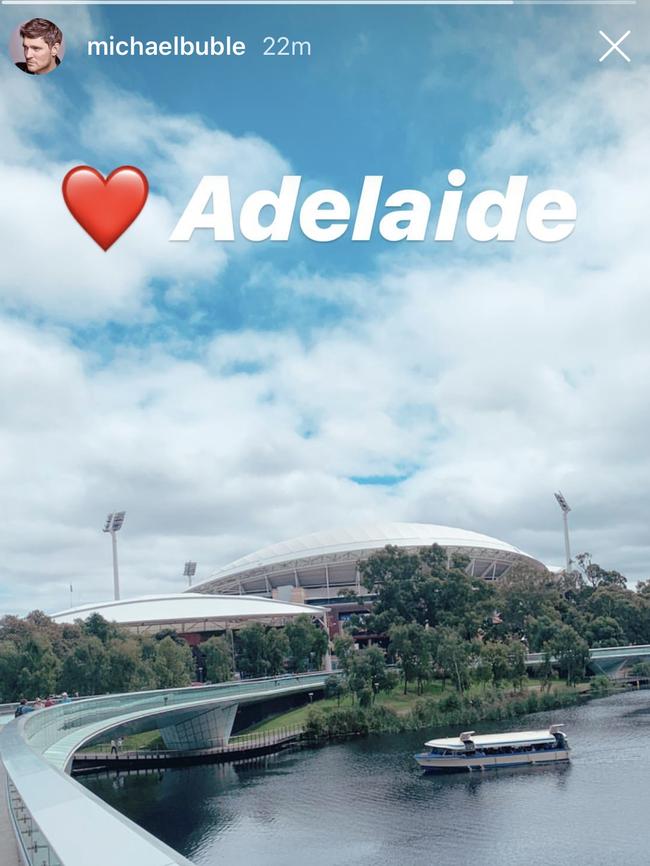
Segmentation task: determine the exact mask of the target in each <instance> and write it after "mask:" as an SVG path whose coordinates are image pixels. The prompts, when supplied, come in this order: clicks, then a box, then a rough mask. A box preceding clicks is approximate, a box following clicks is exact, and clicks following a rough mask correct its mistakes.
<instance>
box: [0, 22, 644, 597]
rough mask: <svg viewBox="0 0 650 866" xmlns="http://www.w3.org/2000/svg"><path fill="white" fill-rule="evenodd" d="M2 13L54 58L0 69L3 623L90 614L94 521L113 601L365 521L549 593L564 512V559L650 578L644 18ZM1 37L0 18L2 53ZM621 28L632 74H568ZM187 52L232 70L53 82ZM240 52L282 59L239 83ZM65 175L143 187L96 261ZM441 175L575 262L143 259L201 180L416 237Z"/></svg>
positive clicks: (590, 61)
mask: <svg viewBox="0 0 650 866" xmlns="http://www.w3.org/2000/svg"><path fill="white" fill-rule="evenodd" d="M29 11H30V14H32V15H36V14H43V15H46V16H48V17H50V18H54V19H55V20H57V21H58V23H60V25H61V26H62V28H63V29H64V31H65V33H66V38H67V40H68V44H67V53H66V57H65V60H64V63H63V64H62V66H61V68H60V69H58V70H57V71H56V72H55V73H53V74H52V75H51V76H48V77H47V78H46V79H44V80H34V79H31V78H28V77H26V76H22V75H21V74H20V73H19V72H18V71H17V70H15V69H13V68H12V66H11V64H10V63H9V61H8V60H6V59H3V60H2V62H0V128H1V130H2V131H1V132H0V185H1V187H2V188H3V189H4V190H5V191H6V193H7V196H8V200H9V202H10V209H9V211H6V212H5V214H4V216H3V218H2V219H0V231H2V238H3V240H2V245H3V247H2V248H3V255H2V258H3V260H4V262H5V267H4V269H3V273H2V274H0V328H1V329H2V334H3V337H2V342H1V344H2V346H3V349H4V352H3V359H4V360H3V367H2V369H3V376H2V377H1V379H0V398H1V399H2V405H4V406H5V407H7V409H6V415H7V417H6V420H5V424H4V426H3V427H2V428H0V438H1V439H2V446H3V450H4V453H5V454H7V455H9V458H8V460H7V462H6V464H5V465H4V467H3V468H2V469H1V471H2V473H3V474H2V481H3V485H4V489H5V490H7V491H8V492H9V495H10V496H11V500H12V502H13V504H14V505H13V511H12V517H11V519H10V521H9V523H8V524H7V525H6V526H5V528H4V531H5V541H4V548H5V565H4V569H5V571H4V573H2V574H0V591H2V592H4V594H5V596H6V601H5V602H4V603H5V604H6V605H7V606H8V608H7V609H16V610H25V609H28V608H29V607H33V606H40V607H44V608H46V609H52V608H53V607H54V608H56V607H61V606H63V605H64V604H65V603H66V602H67V601H68V600H69V597H68V596H69V594H68V593H67V591H66V593H63V594H62V590H61V587H69V584H70V583H71V582H72V583H73V584H74V585H75V586H77V587H79V589H78V590H77V597H76V599H75V600H77V601H79V602H81V601H89V600H94V599H100V598H103V597H105V595H106V593H107V592H108V591H110V585H111V584H110V580H109V578H110V574H109V570H108V569H109V565H110V563H109V561H108V551H107V549H105V548H106V545H105V544H103V541H104V540H105V539H103V538H102V536H101V533H99V534H98V531H97V526H98V525H100V524H101V522H102V520H103V515H104V513H105V512H107V511H110V510H113V509H117V508H126V509H127V514H128V517H127V523H126V524H125V529H124V531H123V542H124V544H125V545H126V550H125V554H124V556H123V569H124V575H125V577H124V580H125V582H126V585H127V586H128V587H129V589H130V591H131V592H133V593H135V592H155V591H167V590H169V589H172V588H174V587H177V586H179V580H178V574H177V572H178V567H181V566H182V562H183V561H185V559H187V558H192V559H196V560H198V561H199V562H200V563H201V565H200V568H202V569H203V571H202V572H201V573H200V575H199V576H200V577H201V578H205V577H207V575H208V574H209V572H210V569H211V568H216V567H217V566H219V565H221V564H223V563H224V562H226V561H228V560H229V559H231V558H234V557H236V556H239V555H243V554H246V553H248V552H250V551H251V550H253V549H254V548H255V547H258V546H261V545H262V544H265V543H270V542H274V541H279V540H281V539H283V538H286V537H290V536H293V535H297V534H301V533H302V532H307V531H312V530H318V529H322V528H327V527H329V526H336V525H341V524H350V523H363V522H367V521H372V520H388V519H390V520H400V519H404V520H412V521H423V522H433V523H440V524H448V525H458V526H463V527H465V528H467V529H473V530H477V531H483V532H487V533H489V534H494V535H496V536H497V537H502V538H504V540H506V541H509V542H511V543H514V544H518V545H519V546H520V547H522V548H524V549H526V550H528V551H529V552H530V553H531V554H533V555H535V556H538V557H540V558H543V559H546V561H548V562H550V563H555V562H558V561H560V560H561V558H562V537H561V527H560V522H559V515H558V514H557V513H556V511H557V509H556V505H555V503H554V500H553V497H552V493H553V489H555V488H556V487H559V488H561V489H562V490H563V491H564V493H565V494H566V496H567V498H568V499H569V500H570V501H571V502H572V504H574V503H577V504H574V511H575V514H573V515H572V519H573V520H574V522H575V532H576V540H575V546H576V548H577V549H579V550H591V551H592V552H593V553H594V557H595V558H596V559H597V560H598V559H599V560H600V561H602V562H603V564H605V565H607V566H609V567H616V568H619V569H621V570H623V571H626V570H627V571H628V573H629V574H630V575H631V576H632V577H635V578H639V577H644V576H647V567H646V563H647V555H648V552H649V548H648V544H647V540H646V538H645V529H644V527H645V525H646V516H650V502H648V501H647V497H646V494H645V489H646V488H647V485H646V484H645V482H644V479H646V476H647V477H648V479H649V480H650V464H648V460H647V456H646V455H645V450H646V449H645V445H644V443H645V431H646V429H647V426H646V422H647V421H648V420H650V419H648V418H646V414H647V413H646V411H645V410H644V409H641V408H640V406H639V399H638V388H639V387H640V383H641V382H643V381H644V377H645V376H646V370H647V369H650V359H649V358H648V350H647V335H646V334H645V333H644V327H643V322H644V321H646V320H647V312H648V310H647V303H648V302H647V301H646V297H645V295H646V293H645V289H644V286H643V280H642V274H643V273H645V272H647V264H648V262H647V258H646V257H647V253H646V251H645V249H646V244H645V216H644V214H645V211H644V205H643V202H642V201H641V196H640V194H639V190H641V189H642V188H643V184H644V180H647V167H646V162H647V160H646V159H645V156H644V153H645V149H646V144H647V133H648V130H650V118H649V117H648V110H647V85H648V66H647V48H646V44H645V42H644V40H643V36H644V35H647V30H648V27H647V15H646V14H645V13H643V12H642V11H641V10H636V9H632V8H629V7H625V9H624V10H623V11H621V10H620V9H618V10H611V9H609V10H607V9H595V10H594V9H589V8H584V7H581V8H575V7H574V8H559V7H555V6H553V7H549V8H545V9H543V8H540V7H535V8H532V7H517V8H512V7H509V8H500V7H491V8H486V9H478V8H475V7H462V8H449V7H444V8H443V7H441V8H407V9H399V8H372V9H369V8H358V7H346V8H328V9H324V8H312V9H304V8H302V9H298V8H296V9H287V8H268V9H260V8H256V7H248V8H240V9H234V8H222V7H219V8H211V9H205V8H197V7H191V8H180V7H163V8H159V9H156V10H155V11H154V10H152V9H146V8H142V7H130V8H124V7H119V8H117V7H116V8H107V7H94V8H92V9H91V10H87V9H83V8H76V9H72V10H70V9H67V10H64V9H60V10H59V9H58V8H56V7H44V8H43V9H38V8H36V7H34V8H31V7H30V10H29ZM55 11H56V13H57V14H56V15H55ZM24 18H25V14H24V10H19V9H15V8H9V7H1V8H0V36H2V38H3V39H4V40H7V39H8V37H9V33H10V31H11V30H12V29H13V27H14V26H15V25H16V23H17V22H18V21H19V20H21V19H24ZM628 27H631V28H632V29H633V33H632V35H631V36H630V38H629V40H628V41H627V42H626V46H628V50H629V51H630V52H631V53H632V54H633V57H634V63H633V64H631V65H630V67H629V68H628V67H627V66H626V64H624V62H622V61H618V62H617V60H616V58H611V59H610V61H608V62H607V63H603V64H602V65H599V64H598V62H597V58H598V56H599V54H600V53H602V51H603V50H604V48H605V47H606V45H605V43H604V42H603V40H602V39H601V37H600V36H599V35H598V29H599V28H604V29H606V30H607V31H608V32H612V34H613V35H615V36H617V35H620V34H618V31H619V30H620V31H621V32H623V31H624V30H625V29H628ZM211 33H212V34H215V35H216V36H218V37H223V36H225V35H226V34H231V35H232V36H233V38H236V39H242V40H244V41H245V42H246V43H247V44H248V46H249V51H248V54H247V56H246V57H244V58H229V59H212V60H210V59H206V58H196V59H188V58H147V59H141V58H128V59H127V58H102V59H90V58H87V57H85V56H84V46H85V43H86V40H87V39H89V38H96V39H101V38H107V37H108V35H109V34H113V35H114V36H115V37H116V38H124V37H128V36H130V35H131V34H133V35H134V36H135V37H137V38H141V39H145V40H146V39H156V40H162V39H168V38H170V37H171V36H172V35H174V34H183V35H185V36H186V37H187V38H189V39H202V38H206V37H209V35H210V34H211ZM267 34H271V35H275V36H279V35H282V34H286V35H287V36H289V37H290V38H292V39H300V40H309V41H310V42H311V43H312V56H311V57H310V58H306V57H303V58H291V59H290V58H265V57H262V56H261V51H260V45H261V40H262V37H263V36H264V35H267ZM646 41H647V40H646ZM79 163H88V164H91V165H94V166H95V167H97V168H98V169H99V170H101V171H102V172H104V173H108V172H109V171H111V170H112V169H113V168H115V167H116V166H118V165H120V164H129V163H131V164H135V165H137V166H139V167H140V168H141V169H142V170H143V171H144V172H145V173H146V174H147V175H148V177H149V180H150V183H151V190H152V195H151V197H150V200H149V203H148V204H147V207H146V209H145V211H144V212H143V214H142V215H141V217H140V218H139V219H138V221H137V222H136V224H134V226H133V227H132V229H131V230H129V232H128V233H127V234H126V235H125V236H124V237H123V238H122V239H120V240H119V241H118V242H117V244H116V245H115V246H114V247H113V248H112V249H111V250H110V251H109V252H108V253H106V254H104V253H102V252H101V251H99V249H98V248H95V247H94V245H93V244H92V241H90V240H89V239H88V238H87V237H86V236H85V235H84V234H83V232H81V230H80V229H79V227H78V226H77V225H76V224H75V223H74V222H73V221H72V219H71V218H70V216H69V214H67V212H66V210H65V207H64V206H63V203H62V201H61V197H60V193H59V186H60V182H61V179H62V178H63V176H64V174H65V172H66V171H67V170H68V169H69V168H70V167H71V166H73V165H75V164H79ZM455 167H461V168H463V169H464V170H465V171H466V173H467V175H468V181H467V184H466V188H467V190H468V193H469V192H471V191H472V190H478V189H483V188H486V187H489V186H494V187H495V188H503V186H504V184H505V182H506V180H507V178H508V175H510V174H517V173H523V174H528V175H530V186H531V190H532V191H533V192H537V191H539V190H541V189H545V188H549V187H557V188H560V189H566V190H568V191H569V192H571V193H572V194H573V195H574V196H575V198H576V201H577V202H578V208H579V217H578V224H577V227H576V231H575V233H574V235H573V236H572V237H571V238H569V239H568V240H567V241H565V242H562V243H561V244H557V245H556V244H549V245H539V244H536V243H535V242H533V241H531V240H530V239H528V238H525V237H520V238H518V239H517V241H516V242H515V243H514V244H506V245H494V244H485V245H479V244H475V243H472V242H470V241H468V239H467V238H466V237H463V236H462V233H461V235H460V236H459V237H458V240H457V242H455V243H454V244H450V245H439V244H434V243H432V242H424V243H422V244H408V245H404V244H401V245H399V244H389V243H386V242H384V241H382V240H381V239H375V240H374V241H372V242H370V243H367V244H366V243H362V244H353V243H352V242H350V241H349V240H348V239H346V238H343V239H341V240H340V241H337V242H334V243H330V244H316V243H313V242H309V241H307V240H305V239H301V238H300V237H298V233H297V232H295V231H294V235H293V237H292V239H291V240H290V242H288V243H286V244H260V245H257V246H255V245H252V244H249V243H247V242H245V241H238V242H236V243H235V244H233V245H230V246H227V247H226V246H222V245H220V244H215V243H213V242H212V241H211V240H210V239H209V238H206V237H204V236H196V235H195V238H194V239H193V240H192V241H191V242H189V243H187V244H177V245H174V244H169V243H168V242H167V237H168V236H169V232H170V231H171V228H172V227H173V225H174V223H175V221H176V220H177V219H178V217H179V216H180V213H181V212H182V209H183V207H184V206H185V204H186V203H187V201H188V199H189V196H190V195H191V193H192V191H193V189H194V187H195V185H196V183H198V181H199V179H200V177H201V175H203V174H221V173H224V174H229V175H230V176H231V179H232V183H233V188H234V189H235V190H236V191H237V192H236V195H240V196H241V195H245V194H247V193H250V192H253V191H255V190H256V189H260V188H264V187H268V188H273V189H277V186H278V183H279V181H280V179H281V177H282V175H283V174H287V173H296V174H301V175H303V178H304V186H305V190H306V192H309V191H311V190H313V189H318V188H321V187H330V186H331V187H334V188H336V189H339V190H341V191H342V192H344V193H346V194H347V195H348V196H349V197H350V199H351V200H354V198H355V196H356V195H357V194H358V191H359V189H360V185H361V182H362V179H363V176H364V175H367V174H382V175H384V177H385V187H384V188H385V190H386V191H387V192H389V191H393V190H395V189H399V188H402V187H414V188H418V189H422V190H425V191H428V192H430V193H431V195H432V199H433V200H434V207H435V201H436V199H437V198H438V197H439V195H440V194H441V192H442V190H443V189H444V182H445V176H446V173H447V171H448V170H450V169H451V168H455ZM35 238H36V239H37V241H36V245H35V244H34V239H35ZM34 249H36V254H35V253H34ZM26 262H29V263H30V267H29V268H27V267H26ZM34 262H36V265H35V266H34ZM595 347H598V349H597V351H596V350H595ZM621 382H623V384H622V385H621ZM605 407H607V408H606V409H605ZM612 503H614V504H615V505H614V506H612ZM612 507H614V513H615V514H616V517H615V518H612V516H611V515H612V510H611V509H612ZM176 563H179V564H180V565H179V566H178V567H177V565H176ZM11 587H16V588H15V589H11ZM59 602H60V603H59Z"/></svg>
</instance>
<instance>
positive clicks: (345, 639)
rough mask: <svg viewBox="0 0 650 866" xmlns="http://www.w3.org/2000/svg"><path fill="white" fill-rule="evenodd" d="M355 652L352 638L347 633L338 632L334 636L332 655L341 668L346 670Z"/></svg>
mask: <svg viewBox="0 0 650 866" xmlns="http://www.w3.org/2000/svg"><path fill="white" fill-rule="evenodd" d="M354 653H355V648H354V640H353V639H352V638H351V637H350V635H349V634H339V635H337V636H336V637H335V638H334V655H335V656H336V658H337V661H338V663H339V666H340V668H341V670H343V671H346V673H347V670H348V665H349V663H350V659H351V658H352V656H353V655H354Z"/></svg>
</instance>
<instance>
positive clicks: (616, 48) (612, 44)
mask: <svg viewBox="0 0 650 866" xmlns="http://www.w3.org/2000/svg"><path fill="white" fill-rule="evenodd" d="M598 32H599V33H600V35H601V36H602V37H603V39H604V40H605V42H609V45H610V47H609V48H608V49H607V51H606V52H605V53H604V54H603V56H602V57H599V58H598V62H599V63H602V62H603V60H605V58H607V57H609V55H610V54H611V53H612V52H613V51H616V52H617V53H618V54H620V55H621V57H622V58H623V60H626V61H627V62H628V63H630V58H629V57H628V56H627V54H626V53H625V52H624V51H623V49H622V48H620V47H619V46H620V44H621V42H623V40H625V39H627V37H628V36H629V35H630V33H631V32H632V31H631V30H628V31H627V33H624V34H623V35H622V36H621V37H620V39H617V40H616V42H614V40H613V39H610V38H609V36H608V35H607V34H606V33H604V32H603V31H602V30H599V31H598Z"/></svg>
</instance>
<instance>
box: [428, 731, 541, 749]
mask: <svg viewBox="0 0 650 866" xmlns="http://www.w3.org/2000/svg"><path fill="white" fill-rule="evenodd" d="M467 739H469V740H471V741H472V743H474V745H475V746H476V748H477V749H480V748H501V747H503V746H534V745H538V744H542V743H555V737H554V735H553V734H552V733H551V732H550V731H549V730H546V731H507V732H505V733H503V734H476V735H472V736H471V737H468V738H467ZM465 742H466V740H461V738H460V737H447V738H446V739H442V740H429V741H428V742H427V743H425V744H424V745H425V746H427V747H428V748H429V749H451V750H452V751H455V752H464V751H465Z"/></svg>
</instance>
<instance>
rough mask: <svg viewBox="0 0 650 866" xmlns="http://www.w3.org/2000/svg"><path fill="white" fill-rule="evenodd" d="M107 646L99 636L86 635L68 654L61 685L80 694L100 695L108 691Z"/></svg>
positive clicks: (62, 672)
mask: <svg viewBox="0 0 650 866" xmlns="http://www.w3.org/2000/svg"><path fill="white" fill-rule="evenodd" d="M106 675H107V658H106V648H105V647H104V644H103V643H102V642H101V640H100V639H99V638H98V637H95V636H94V635H88V634H86V635H84V636H83V637H82V638H81V640H80V641H79V643H78V644H77V645H76V646H75V647H74V649H72V651H71V652H70V653H69V654H68V655H67V656H66V658H65V660H64V662H63V669H62V671H61V687H62V688H63V689H65V691H67V692H79V694H80V695H99V694H103V693H104V692H107V691H108V683H107V679H106Z"/></svg>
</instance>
